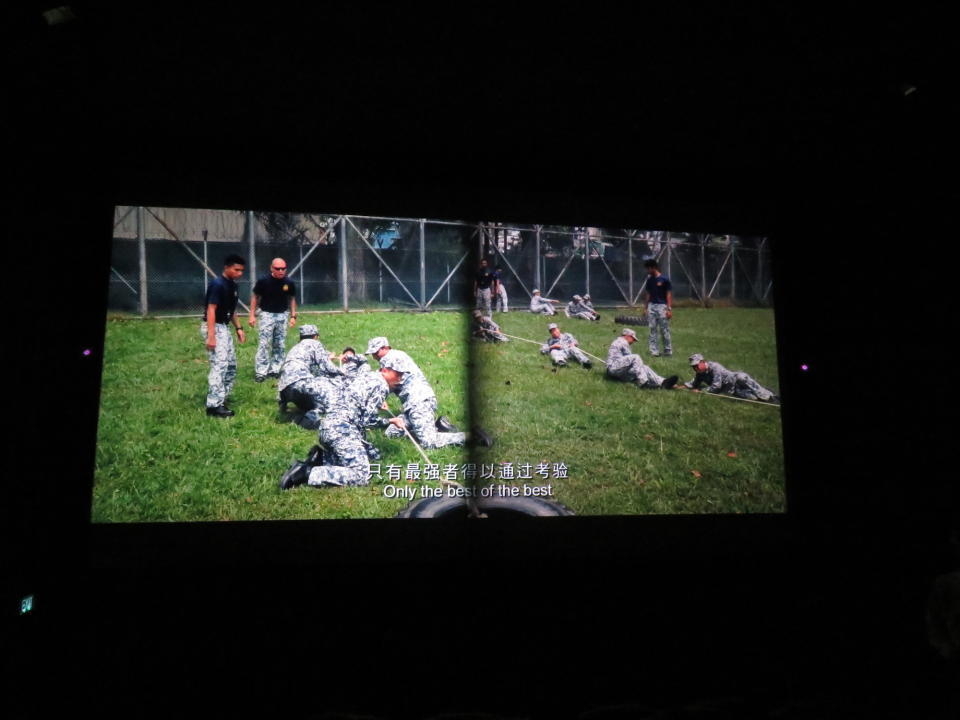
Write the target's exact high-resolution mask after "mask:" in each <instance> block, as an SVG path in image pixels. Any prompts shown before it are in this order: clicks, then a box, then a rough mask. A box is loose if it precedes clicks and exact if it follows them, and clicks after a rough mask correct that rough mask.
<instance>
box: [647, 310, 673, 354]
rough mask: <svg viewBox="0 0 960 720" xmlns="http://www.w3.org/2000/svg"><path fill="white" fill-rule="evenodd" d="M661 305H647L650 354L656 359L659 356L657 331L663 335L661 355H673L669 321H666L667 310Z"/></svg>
mask: <svg viewBox="0 0 960 720" xmlns="http://www.w3.org/2000/svg"><path fill="white" fill-rule="evenodd" d="M669 309H670V308H668V307H667V306H666V305H665V304H663V303H650V304H649V305H647V324H648V325H649V327H650V342H649V343H648V344H649V346H650V354H651V355H653V356H654V357H657V356H658V355H659V354H660V347H659V342H660V338H659V336H658V332H657V331H658V329H659V332H660V333H663V354H664V355H672V354H673V344H672V342H671V340H670V321H669V320H668V319H667V310H669Z"/></svg>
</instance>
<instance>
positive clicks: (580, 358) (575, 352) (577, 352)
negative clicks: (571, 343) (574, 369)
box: [567, 347, 591, 365]
mask: <svg viewBox="0 0 960 720" xmlns="http://www.w3.org/2000/svg"><path fill="white" fill-rule="evenodd" d="M567 352H568V353H570V357H572V358H573V359H574V360H576V361H577V362H578V363H580V364H581V365H590V364H591V363H590V358H589V357H587V355H586V354H585V353H584V352H583V350H581V349H580V348H578V347H572V348H570V349H569V350H568V351H567Z"/></svg>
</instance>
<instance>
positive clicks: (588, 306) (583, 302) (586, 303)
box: [580, 293, 596, 313]
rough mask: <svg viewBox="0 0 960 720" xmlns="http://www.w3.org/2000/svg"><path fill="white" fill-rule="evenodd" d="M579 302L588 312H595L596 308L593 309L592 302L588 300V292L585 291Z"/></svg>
mask: <svg viewBox="0 0 960 720" xmlns="http://www.w3.org/2000/svg"><path fill="white" fill-rule="evenodd" d="M580 304H581V305H583V306H584V307H585V308H586V309H587V310H589V311H590V312H592V313H596V310H594V309H593V302H591V300H590V293H586V294H585V295H584V296H583V299H582V300H581V301H580Z"/></svg>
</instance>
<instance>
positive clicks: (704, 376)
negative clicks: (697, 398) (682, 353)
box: [684, 356, 776, 402]
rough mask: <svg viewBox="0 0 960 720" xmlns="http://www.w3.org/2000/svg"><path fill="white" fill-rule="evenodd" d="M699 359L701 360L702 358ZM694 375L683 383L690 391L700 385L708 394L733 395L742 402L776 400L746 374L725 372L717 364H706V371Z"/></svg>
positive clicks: (723, 368)
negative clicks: (705, 387) (704, 386)
mask: <svg viewBox="0 0 960 720" xmlns="http://www.w3.org/2000/svg"><path fill="white" fill-rule="evenodd" d="M694 357H697V356H694ZM700 359H703V358H702V356H701V358H700ZM695 373H696V374H695V375H694V378H693V380H691V381H690V382H685V383H684V385H685V386H686V387H688V388H691V389H692V390H698V389H699V388H700V386H701V385H706V386H707V392H709V393H714V394H722V395H733V396H734V397H738V398H743V399H744V400H761V401H763V402H770V401H771V400H773V399H775V398H776V395H775V394H774V393H773V391H771V390H768V389H767V388H765V387H763V386H762V385H761V384H760V383H758V382H757V381H756V380H754V379H753V378H752V377H750V376H749V375H747V373H745V372H736V371H733V370H727V369H726V368H725V367H724V366H723V365H721V364H720V363H718V362H707V369H706V371H704V372H696V371H695Z"/></svg>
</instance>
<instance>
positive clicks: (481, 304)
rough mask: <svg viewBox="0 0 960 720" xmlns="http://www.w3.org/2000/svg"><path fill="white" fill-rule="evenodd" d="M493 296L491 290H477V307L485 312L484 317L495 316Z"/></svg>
mask: <svg viewBox="0 0 960 720" xmlns="http://www.w3.org/2000/svg"><path fill="white" fill-rule="evenodd" d="M492 294H493V293H492V290H491V288H477V307H478V308H479V309H480V310H483V314H484V315H491V314H493V308H492V307H491V304H490V301H491V296H492Z"/></svg>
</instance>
